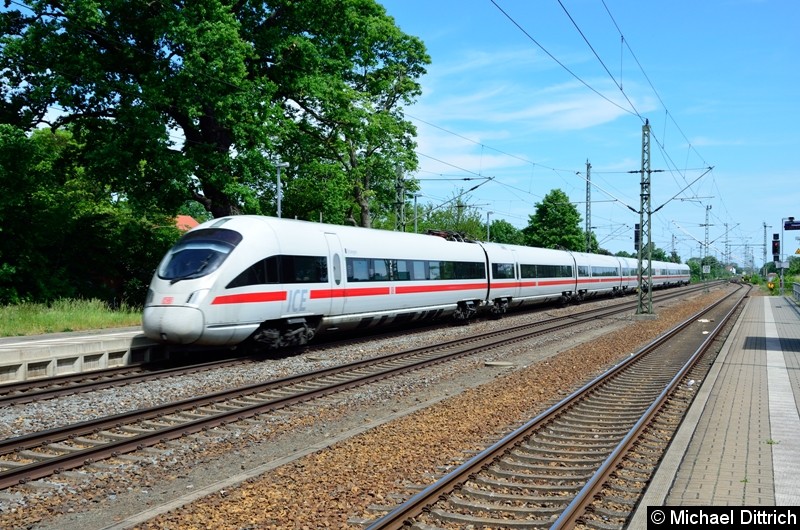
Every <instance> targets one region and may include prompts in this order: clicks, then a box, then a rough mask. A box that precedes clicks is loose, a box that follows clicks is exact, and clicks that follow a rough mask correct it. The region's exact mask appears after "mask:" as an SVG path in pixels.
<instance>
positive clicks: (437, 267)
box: [428, 261, 442, 280]
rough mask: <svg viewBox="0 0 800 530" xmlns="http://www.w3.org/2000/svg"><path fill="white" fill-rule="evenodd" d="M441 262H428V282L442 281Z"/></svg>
mask: <svg viewBox="0 0 800 530" xmlns="http://www.w3.org/2000/svg"><path fill="white" fill-rule="evenodd" d="M441 265H442V264H441V262H438V261H429V262H428V279H429V280H441V279H442V267H441Z"/></svg>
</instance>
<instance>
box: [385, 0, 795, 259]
mask: <svg viewBox="0 0 800 530" xmlns="http://www.w3.org/2000/svg"><path fill="white" fill-rule="evenodd" d="M379 1H380V3H381V4H382V5H383V6H384V7H385V8H386V11H387V13H388V14H389V15H390V16H392V17H394V19H395V21H396V23H397V25H398V26H399V27H400V28H401V29H402V30H403V31H404V32H406V33H408V34H411V35H415V36H417V37H419V38H420V39H421V40H422V41H423V42H424V43H425V45H426V47H427V49H428V52H429V54H430V55H431V59H432V63H431V64H430V65H429V67H428V71H427V74H426V75H425V76H424V77H423V78H422V79H421V83H422V87H423V94H422V96H421V97H420V98H419V99H418V100H417V102H416V103H415V104H414V105H413V106H410V107H408V108H406V109H405V111H406V117H407V118H408V119H410V120H411V121H412V122H413V123H414V124H415V125H416V127H417V132H418V138H417V141H418V147H417V152H418V155H419V160H420V170H419V171H418V172H417V173H416V175H415V176H416V177H417V178H418V179H420V181H421V185H422V196H421V197H419V199H418V200H419V201H420V202H421V203H433V204H440V203H443V202H445V201H447V200H448V199H451V198H453V197H454V196H455V195H456V194H458V193H460V192H463V191H466V190H469V189H470V188H472V187H474V186H478V187H477V188H476V189H474V190H472V191H470V192H469V193H468V194H467V195H466V196H465V198H466V199H467V202H468V203H469V204H471V205H473V206H475V207H476V208H477V209H479V210H480V211H481V215H483V216H486V213H487V212H492V213H491V214H490V219H492V220H494V219H505V220H506V221H508V222H510V223H511V224H513V225H514V226H516V227H518V228H522V227H524V226H526V225H527V223H528V216H529V215H530V214H532V213H534V208H535V204H536V203H537V202H540V201H541V200H542V198H543V197H544V196H545V195H546V194H547V193H549V192H550V191H551V190H553V189H555V188H558V189H561V190H562V191H564V192H565V193H567V195H569V197H570V199H571V200H572V201H574V202H575V203H576V206H577V208H578V210H579V211H580V212H581V215H582V216H583V218H584V220H585V215H586V171H587V168H586V163H587V161H588V162H590V163H591V166H592V167H591V182H592V186H591V203H592V204H591V224H592V226H594V227H595V229H594V231H595V233H596V234H597V237H598V240H599V241H600V244H601V246H602V247H603V248H606V249H608V250H610V251H612V252H617V251H619V250H625V251H628V252H633V225H634V224H635V223H638V222H639V215H638V213H634V212H633V211H631V208H633V209H634V210H636V211H638V210H639V202H640V199H639V196H640V190H641V186H640V173H639V171H640V169H641V165H642V126H643V124H644V120H645V119H647V120H649V123H650V127H651V144H650V145H651V156H650V159H651V163H650V166H651V170H652V171H653V173H652V174H651V196H652V199H651V207H652V209H653V210H655V209H657V208H659V207H661V208H660V209H659V210H658V211H657V212H656V213H654V215H653V219H652V238H653V242H654V243H655V245H656V246H658V247H660V248H663V249H664V250H666V251H668V252H669V251H671V250H672V249H673V248H674V249H675V250H676V251H677V252H678V254H679V255H680V256H681V257H682V259H683V260H686V259H688V258H689V257H692V256H695V257H697V256H701V255H702V252H703V250H702V246H703V243H704V242H705V240H706V230H707V231H708V241H709V243H710V244H709V249H708V252H709V254H712V255H715V256H717V257H718V258H719V259H722V258H723V256H724V253H725V252H726V245H727V250H728V251H729V252H730V255H731V258H732V259H733V260H734V261H735V262H737V263H739V264H740V265H743V264H746V263H749V261H750V259H752V260H753V263H754V264H755V266H756V267H760V266H761V265H763V263H764V232H765V229H764V224H765V223H766V225H768V227H767V228H766V232H767V240H768V241H767V244H768V245H769V244H770V243H769V241H770V240H771V239H772V234H773V233H781V226H782V219H783V218H786V217H789V216H797V217H798V219H800V178H798V175H800V171H799V170H798V167H800V149H798V148H799V147H800V130H798V127H797V124H798V122H800V120H799V119H798V118H800V101H799V99H800V88H799V87H800V30H799V29H798V28H800V2H796V1H794V0H702V1H699V2H698V1H696V0H691V1H690V0H670V1H646V2H641V1H634V0H560V1H559V0H494V1H492V0H458V1H456V0H425V1H423V0H379ZM709 167H713V170H711V171H708V168H709ZM631 172H632V173H631ZM489 177H491V179H489ZM464 179H469V180H464ZM707 217H708V221H707V222H706V218H707ZM797 237H800V231H786V232H785V233H784V234H783V238H784V251H785V252H786V253H789V254H794V252H795V249H797V248H800V241H798V240H797V239H796V238H797ZM767 260H768V261H771V260H772V257H771V248H767Z"/></svg>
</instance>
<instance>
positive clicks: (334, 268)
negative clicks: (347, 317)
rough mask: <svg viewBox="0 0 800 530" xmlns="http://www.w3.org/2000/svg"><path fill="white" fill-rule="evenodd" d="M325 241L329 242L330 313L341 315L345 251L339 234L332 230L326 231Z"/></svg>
mask: <svg viewBox="0 0 800 530" xmlns="http://www.w3.org/2000/svg"><path fill="white" fill-rule="evenodd" d="M325 241H326V242H327V244H328V259H329V265H330V270H329V271H328V284H329V285H330V289H331V297H330V301H331V307H330V311H329V313H328V314H330V315H341V314H342V311H343V310H344V284H345V270H346V269H345V267H344V251H343V249H342V243H341V241H339V236H338V235H337V234H333V233H330V232H326V233H325Z"/></svg>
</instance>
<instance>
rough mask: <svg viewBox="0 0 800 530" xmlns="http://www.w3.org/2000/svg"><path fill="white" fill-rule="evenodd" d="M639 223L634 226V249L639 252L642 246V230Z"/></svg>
mask: <svg viewBox="0 0 800 530" xmlns="http://www.w3.org/2000/svg"><path fill="white" fill-rule="evenodd" d="M641 228H642V227H641V226H639V223H636V224H635V225H634V226H633V249H634V250H639V249H640V248H641V246H642V230H641Z"/></svg>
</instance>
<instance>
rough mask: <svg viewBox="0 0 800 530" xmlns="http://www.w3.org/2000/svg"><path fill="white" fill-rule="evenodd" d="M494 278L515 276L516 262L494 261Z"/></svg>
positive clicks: (500, 278)
mask: <svg viewBox="0 0 800 530" xmlns="http://www.w3.org/2000/svg"><path fill="white" fill-rule="evenodd" d="M492 278H496V279H499V280H502V279H508V278H514V264H513V263H492Z"/></svg>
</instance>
